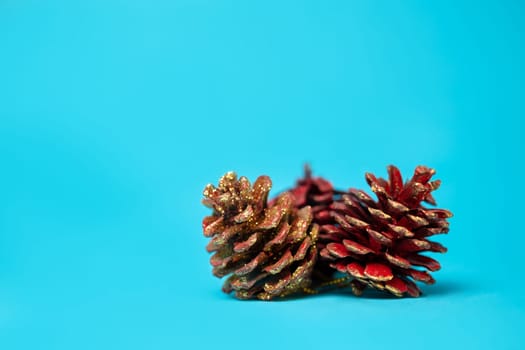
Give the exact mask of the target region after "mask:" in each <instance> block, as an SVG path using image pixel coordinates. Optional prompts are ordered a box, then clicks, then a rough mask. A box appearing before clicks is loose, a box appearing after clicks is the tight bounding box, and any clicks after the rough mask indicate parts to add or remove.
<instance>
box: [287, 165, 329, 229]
mask: <svg viewBox="0 0 525 350" xmlns="http://www.w3.org/2000/svg"><path fill="white" fill-rule="evenodd" d="M290 192H291V193H292V194H293V196H294V205H295V207H296V208H303V207H305V206H311V207H312V212H313V214H314V222H316V223H318V224H323V223H329V222H330V221H331V216H330V208H329V207H330V204H332V202H333V198H334V188H333V186H332V184H331V183H330V182H329V181H328V180H326V179H323V178H322V177H312V170H311V168H310V166H309V165H308V164H306V165H305V166H304V177H303V178H302V179H299V180H297V183H296V185H295V187H294V188H292V189H291V190H290Z"/></svg>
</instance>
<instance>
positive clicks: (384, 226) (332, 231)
mask: <svg viewBox="0 0 525 350" xmlns="http://www.w3.org/2000/svg"><path fill="white" fill-rule="evenodd" d="M388 174H389V180H385V179H382V178H376V177H375V176H374V175H372V174H369V173H368V174H366V180H367V182H368V184H369V185H370V187H371V189H372V191H373V192H374V193H375V194H376V196H377V198H378V200H374V199H373V198H371V197H370V196H369V195H367V194H366V193H365V192H363V191H360V190H356V189H350V190H349V191H348V193H346V194H344V195H342V197H341V199H340V200H337V201H336V202H334V203H333V204H332V206H331V208H332V217H333V219H334V222H333V224H327V225H323V226H322V227H321V229H320V235H319V239H320V241H321V242H323V243H324V244H325V247H324V248H323V249H322V250H321V252H320V255H321V257H322V259H323V260H327V261H330V263H331V266H332V267H333V268H335V269H337V270H338V271H340V272H343V273H346V274H348V275H350V276H352V277H354V278H355V279H354V280H353V281H352V289H353V291H354V293H355V294H357V295H359V294H361V292H362V291H363V289H365V287H366V286H369V287H372V288H375V289H378V290H385V291H388V292H390V293H392V294H394V295H396V296H403V295H405V294H408V295H411V296H413V297H417V296H419V295H420V293H421V291H420V290H419V288H418V287H417V285H416V284H415V283H414V281H421V282H424V283H427V284H432V283H434V279H433V278H432V276H431V275H430V274H429V273H428V272H427V271H425V270H428V271H436V270H439V269H440V264H439V262H437V261H436V260H434V259H432V258H430V257H427V256H424V255H421V254H420V253H421V252H425V251H430V252H440V253H444V252H446V251H447V249H446V248H445V247H443V246H442V245H441V244H439V243H436V242H431V241H429V240H428V237H430V236H432V235H436V234H440V233H447V232H448V230H449V224H448V221H447V219H448V218H450V217H451V216H452V213H451V212H450V211H448V210H444V209H429V208H426V207H424V206H422V205H421V202H427V203H430V204H433V205H435V204H436V202H435V200H434V198H433V197H432V195H431V192H432V191H434V190H436V189H437V188H438V187H439V185H440V181H439V180H436V181H431V182H430V179H431V177H432V176H433V175H434V174H435V171H434V169H430V168H427V167H424V166H418V167H417V168H416V170H415V172H414V175H413V177H412V179H410V180H409V181H407V182H406V183H405V184H403V180H402V177H401V173H400V172H399V170H398V169H397V168H396V167H394V166H389V167H388ZM414 266H419V267H422V268H423V270H419V269H416V268H414ZM413 280H414V281H413Z"/></svg>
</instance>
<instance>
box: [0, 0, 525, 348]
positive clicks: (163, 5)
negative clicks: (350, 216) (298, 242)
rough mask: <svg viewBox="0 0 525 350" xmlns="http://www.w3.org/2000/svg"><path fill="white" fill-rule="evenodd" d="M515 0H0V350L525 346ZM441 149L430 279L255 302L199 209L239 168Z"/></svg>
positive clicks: (370, 161)
mask: <svg viewBox="0 0 525 350" xmlns="http://www.w3.org/2000/svg"><path fill="white" fill-rule="evenodd" d="M523 15H524V8H523V4H522V3H520V2H519V1H515V2H512V1H492V2H487V1H472V2H468V1H459V2H458V1H434V2H422V1H399V2H398V1H383V2H382V1H363V2H348V1H334V2H332V1H322V2H314V1H297V2H295V1H289V2H288V1H286V2H284V1H261V2H252V1H200V0H191V1H190V0H188V1H154V0H149V1H140V0H129V1H108V0H104V1H97V0H92V1H86V2H73V1H25V0H3V1H1V2H0V162H1V168H0V170H1V171H0V198H1V202H0V347H1V348H2V349H178V348H182V346H183V345H184V346H191V347H193V348H203V347H208V348H214V349H225V348H251V349H271V348H273V349H284V348H288V349H292V348H300V347H301V346H302V347H304V348H318V349H319V348H326V349H339V348H345V349H346V348H348V349H350V348H366V349H376V348H388V349H393V348H401V347H403V348H411V347H423V346H424V347H425V348H427V349H442V348H469V349H470V348H472V349H474V348H475V349H495V348H499V349H523V348H524V347H525V342H524V336H523V335H522V334H520V332H522V331H523V324H525V301H524V296H523V295H524V293H525V288H524V286H525V283H524V282H523V273H522V271H523V258H522V249H523V245H524V244H525V238H524V231H523V226H522V218H523V214H522V213H523V198H524V197H523V196H524V193H523V192H524V191H523V172H522V170H523V165H524V164H523V141H522V139H521V138H522V136H523V117H524V111H525V108H524V103H523V101H524V78H525V75H524V62H525V50H524V45H523V43H524V30H525V24H524V21H523ZM306 161H308V162H310V163H311V164H312V166H313V168H314V171H315V173H316V174H319V175H323V176H326V177H329V178H330V179H331V180H332V181H333V182H334V184H336V185H337V186H338V187H343V188H345V187H349V186H356V187H366V183H365V181H364V178H363V174H364V172H365V171H372V172H374V173H376V174H378V175H383V176H384V175H386V168H385V167H386V165H388V164H391V163H394V164H397V165H398V166H399V167H400V168H401V169H402V171H403V173H405V174H407V175H408V174H411V172H412V171H413V168H414V167H415V166H416V165H418V164H427V165H429V166H432V167H435V168H436V169H437V171H438V174H437V175H438V176H437V177H438V178H440V179H442V181H443V184H442V188H441V189H440V190H439V191H437V192H436V193H435V196H436V199H437V200H438V204H440V206H441V207H445V208H449V209H451V210H452V211H453V212H454V213H455V217H454V218H453V219H452V220H451V233H450V234H449V235H447V236H443V237H440V241H441V242H442V243H444V244H445V245H447V246H448V247H449V253H447V254H446V255H444V256H439V257H438V258H440V260H441V262H442V265H443V269H442V270H441V271H440V272H438V273H436V274H435V275H434V276H435V277H436V279H437V284H436V285H434V286H430V287H426V288H425V287H424V291H425V293H426V294H425V296H424V297H422V298H419V299H409V298H407V299H401V300H398V299H389V298H376V297H372V296H369V297H365V298H355V297H352V296H351V295H349V294H345V293H339V294H332V295H324V296H318V297H311V298H304V299H296V300H290V301H285V302H273V303H264V302H240V301H236V300H234V299H233V298H232V297H229V296H227V295H223V294H222V293H221V291H220V286H221V284H222V282H221V281H219V280H218V279H216V278H214V277H212V276H211V273H210V270H211V269H210V267H209V265H208V254H207V253H206V251H205V250H204V246H205V244H206V240H205V238H204V237H202V234H201V224H200V221H201V218H202V217H203V216H204V215H206V214H207V213H208V211H207V210H206V209H205V208H203V207H202V206H201V205H200V199H201V193H202V189H203V187H204V185H205V184H206V183H208V182H214V183H216V181H217V180H218V178H219V177H220V176H221V175H222V174H223V173H224V172H225V171H227V170H236V171H237V172H238V173H239V174H242V175H246V176H248V177H249V178H251V179H255V177H256V176H257V175H259V174H262V173H264V174H268V175H271V176H272V178H273V180H274V190H273V193H274V194H275V193H277V192H278V191H280V190H283V189H285V188H286V187H287V186H289V185H291V184H293V182H294V181H295V180H296V178H297V177H298V176H300V175H301V172H302V164H303V162H306Z"/></svg>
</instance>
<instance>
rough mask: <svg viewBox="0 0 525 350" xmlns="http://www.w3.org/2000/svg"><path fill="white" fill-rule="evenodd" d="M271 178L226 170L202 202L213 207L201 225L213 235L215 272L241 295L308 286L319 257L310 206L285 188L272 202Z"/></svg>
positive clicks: (267, 295) (264, 295) (265, 295)
mask: <svg viewBox="0 0 525 350" xmlns="http://www.w3.org/2000/svg"><path fill="white" fill-rule="evenodd" d="M271 187H272V182H271V180H270V178H269V177H268V176H260V177H259V178H257V180H256V181H255V183H254V184H253V186H251V184H250V182H249V180H248V179H247V178H246V177H240V178H237V175H236V174H235V173H234V172H228V173H226V174H225V175H224V176H223V177H222V178H221V179H220V180H219V185H218V186H217V187H215V186H214V185H211V184H209V185H207V186H206V188H205V189H204V193H203V194H204V199H203V200H202V202H203V204H204V205H206V206H207V207H209V208H211V209H213V213H212V215H210V216H207V217H205V218H204V220H203V223H202V227H203V232H204V235H205V236H206V237H210V238H211V240H210V241H209V243H208V245H207V247H206V249H207V250H208V251H209V252H213V255H212V256H211V259H210V262H211V265H212V266H213V274H214V275H215V276H217V277H224V276H228V278H227V280H226V281H225V283H224V285H223V291H224V292H226V293H230V292H232V291H234V292H235V296H236V297H237V298H239V299H253V298H258V299H262V300H270V299H273V298H276V297H284V296H288V295H291V294H295V293H300V292H303V291H308V287H309V286H310V284H311V274H312V269H313V267H314V264H315V262H316V260H317V247H316V242H317V235H318V226H317V225H315V224H312V216H313V215H312V210H311V208H310V207H309V206H306V207H304V208H301V209H299V210H297V209H295V208H294V205H293V197H292V195H291V194H290V193H287V192H286V193H283V194H281V195H280V196H278V197H277V199H276V200H274V201H272V204H271V205H269V204H268V193H269V192H270V189H271Z"/></svg>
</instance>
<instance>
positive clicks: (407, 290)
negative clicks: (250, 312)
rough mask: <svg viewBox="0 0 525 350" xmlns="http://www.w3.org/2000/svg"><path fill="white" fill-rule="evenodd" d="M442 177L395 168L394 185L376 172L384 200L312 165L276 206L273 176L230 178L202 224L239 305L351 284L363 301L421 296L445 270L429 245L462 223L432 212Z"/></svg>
mask: <svg viewBox="0 0 525 350" xmlns="http://www.w3.org/2000/svg"><path fill="white" fill-rule="evenodd" d="M434 174H435V170H434V169H431V168H428V167H425V166H418V167H416V169H415V171H414V175H413V176H412V178H411V179H408V180H407V181H405V182H403V178H402V176H401V173H400V171H399V169H398V168H396V167H395V166H389V167H388V179H383V178H378V177H376V176H374V175H373V174H370V173H367V174H366V176H365V177H366V181H367V182H368V184H369V185H370V188H371V190H372V192H374V193H375V196H376V197H377V199H374V198H373V197H371V196H370V195H368V194H367V193H366V192H364V191H362V190H358V189H354V188H351V189H349V190H348V191H339V190H336V189H334V187H333V186H332V184H331V183H330V182H329V181H327V180H325V179H323V178H321V177H313V176H312V173H311V171H310V169H309V167H308V166H306V167H305V175H304V177H303V178H302V179H300V180H298V181H297V184H296V186H295V187H294V188H292V189H290V190H288V191H286V192H284V193H281V194H279V195H278V196H277V197H276V198H274V199H272V200H268V193H269V192H270V189H271V187H272V182H271V180H270V178H269V177H268V176H260V177H259V178H257V180H256V181H255V182H254V183H253V184H251V183H250V181H249V180H248V179H247V178H246V177H237V175H236V174H235V173H233V172H228V173H226V174H225V175H224V176H223V177H221V179H220V180H219V184H218V186H217V187H216V186H214V185H212V184H209V185H207V186H206V188H205V189H204V199H203V200H202V202H203V204H204V205H205V206H207V207H209V208H211V209H212V210H213V213H212V215H210V216H207V217H205V218H204V220H203V222H202V227H203V232H204V235H205V236H206V237H209V238H211V239H210V241H209V243H208V245H207V247H206V248H207V250H208V251H209V252H212V253H213V255H212V256H211V259H210V262H211V265H212V266H213V274H214V275H215V276H217V277H225V276H227V279H226V281H225V282H224V286H223V291H224V292H226V293H230V292H234V294H235V296H236V297H237V298H239V299H254V298H258V299H262V300H271V299H274V298H281V297H286V296H290V295H297V294H312V293H318V292H319V291H324V290H330V287H334V286H337V287H346V286H348V287H349V288H351V290H352V291H353V293H354V294H356V295H360V294H361V293H362V292H363V291H364V290H365V289H366V288H367V287H368V288H372V289H375V290H379V291H384V292H387V293H391V294H393V295H395V296H398V297H402V296H405V295H409V296H412V297H417V296H419V295H420V294H421V290H420V289H419V288H418V286H417V285H416V283H415V282H416V281H420V282H424V283H427V284H432V283H434V279H433V278H432V276H431V275H430V274H429V271H436V270H439V268H440V264H439V262H437V261H436V260H434V259H432V258H430V257H428V256H426V255H422V254H421V253H423V252H439V253H444V252H446V248H445V247H443V246H442V245H441V244H439V243H437V242H432V241H430V240H429V239H428V238H429V237H430V236H433V235H436V234H442V233H447V232H448V230H449V223H448V221H447V219H448V218H450V217H451V216H452V213H451V212H450V211H448V210H445V209H431V208H428V207H426V206H423V205H422V203H423V202H425V203H428V204H431V205H435V204H436V202H435V200H434V198H433V197H432V194H431V193H432V191H434V190H435V189H437V188H438V187H439V185H440V181H439V180H435V181H431V178H432V176H433V175H434Z"/></svg>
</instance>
